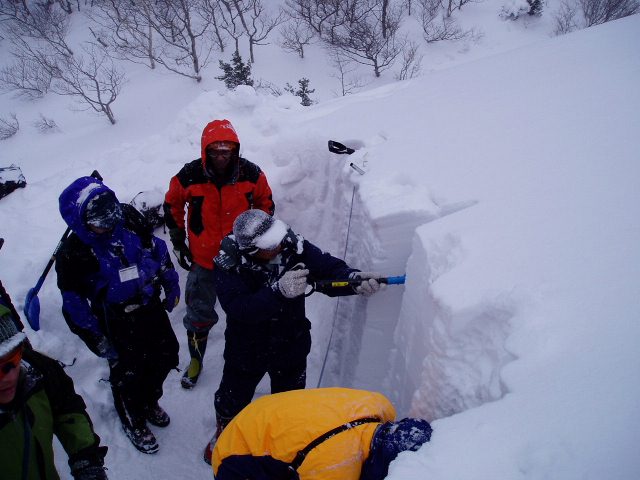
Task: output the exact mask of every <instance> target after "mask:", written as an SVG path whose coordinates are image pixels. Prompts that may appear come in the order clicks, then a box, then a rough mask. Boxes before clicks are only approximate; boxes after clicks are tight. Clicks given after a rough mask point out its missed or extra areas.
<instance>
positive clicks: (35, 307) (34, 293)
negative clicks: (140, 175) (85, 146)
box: [23, 170, 102, 332]
mask: <svg viewBox="0 0 640 480" xmlns="http://www.w3.org/2000/svg"><path fill="white" fill-rule="evenodd" d="M91 176H92V177H93V178H95V179H97V180H100V181H102V176H101V175H100V174H99V173H98V171H97V170H94V171H93V173H91ZM70 234H71V227H67V229H66V230H65V231H64V233H63V234H62V238H61V239H60V241H59V242H58V245H57V246H56V248H55V250H54V251H53V254H52V255H51V258H50V259H49V261H48V262H47V266H46V267H44V271H43V272H42V275H40V278H38V282H37V283H36V286H35V287H33V288H32V289H30V290H29V291H28V292H27V297H26V298H25V300H24V309H23V311H24V315H25V317H27V321H28V322H29V325H31V328H32V329H34V330H35V331H36V332H37V331H38V330H40V299H39V298H38V292H39V291H40V289H41V288H42V285H43V284H44V280H45V278H47V274H48V273H49V270H51V267H52V266H53V264H54V263H55V261H56V255H57V254H58V251H59V250H60V248H61V247H62V245H63V244H64V242H65V240H66V239H67V238H68V237H69V235H70Z"/></svg>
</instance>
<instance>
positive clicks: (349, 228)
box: [316, 185, 356, 388]
mask: <svg viewBox="0 0 640 480" xmlns="http://www.w3.org/2000/svg"><path fill="white" fill-rule="evenodd" d="M355 197H356V186H355V185H354V186H353V191H352V192H351V208H350V209H349V222H348V223H347V240H346V241H345V242H344V253H343V254H342V260H344V261H345V262H346V261H347V248H348V246H349V235H350V233H351V218H352V217H353V203H354V200H355ZM341 298H342V297H338V298H337V301H336V308H335V310H334V311H333V324H332V325H331V333H330V334H329V343H327V351H326V352H325V354H324V360H323V362H322V369H320V377H319V378H318V385H317V386H316V388H320V384H321V383H322V377H323V376H324V369H325V367H326V366H327V360H328V359H329V350H330V348H331V340H332V339H333V332H334V330H335V328H336V320H337V319H338V306H339V305H340V299H341Z"/></svg>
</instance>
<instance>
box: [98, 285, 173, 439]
mask: <svg viewBox="0 0 640 480" xmlns="http://www.w3.org/2000/svg"><path fill="white" fill-rule="evenodd" d="M107 326H108V336H109V339H110V340H111V343H112V345H113V347H114V349H115V351H116V352H117V354H118V359H117V360H116V361H111V362H110V364H109V366H110V368H111V373H110V382H111V388H112V391H113V396H114V404H115V407H116V411H117V412H118V415H119V416H120V419H121V420H122V421H123V423H124V422H129V423H130V424H131V425H133V426H136V425H139V424H140V423H141V422H143V421H144V418H145V410H146V409H147V408H148V407H150V406H153V405H154V404H155V403H157V402H158V400H159V399H160V397H162V393H163V392H162V384H163V383H164V381H165V379H166V378H167V375H169V372H170V371H171V370H172V369H173V368H176V367H177V366H178V348H179V347H178V340H177V339H176V335H175V333H174V331H173V329H172V327H171V322H170V321H169V317H168V315H167V312H165V310H164V308H163V307H162V304H161V302H160V299H159V298H157V299H156V300H155V301H153V302H151V303H150V304H148V305H142V306H140V307H138V308H136V309H134V310H132V311H129V312H126V311H125V308H124V307H123V306H110V307H108V309H107Z"/></svg>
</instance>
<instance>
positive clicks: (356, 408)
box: [212, 388, 396, 480]
mask: <svg viewBox="0 0 640 480" xmlns="http://www.w3.org/2000/svg"><path fill="white" fill-rule="evenodd" d="M395 416H396V412H395V409H394V408H393V405H392V404H391V402H390V401H389V400H388V399H387V398H386V397H385V396H383V395H382V394H380V393H376V392H369V391H364V390H353V389H348V388H319V389H309V390H293V391H290V392H284V393H277V394H274V395H267V396H264V397H261V398H259V399H258V400H256V401H254V402H252V403H251V404H250V405H248V406H247V407H246V408H245V409H244V410H242V411H241V412H240V413H239V414H238V415H237V416H236V417H235V418H234V419H233V420H232V421H231V422H230V423H229V425H228V426H227V427H226V428H225V430H224V431H223V432H222V435H220V438H219V439H218V441H217V443H216V446H215V448H214V451H213V461H212V465H213V472H214V475H215V478H216V480H234V479H245V478H277V477H280V475H279V474H277V475H276V474H268V473H265V472H268V471H276V470H278V471H282V468H281V467H282V466H285V469H286V465H287V464H289V463H291V462H292V461H293V460H294V458H295V456H296V454H297V453H298V451H300V450H302V449H304V448H305V447H306V446H307V445H309V444H310V443H311V442H313V441H314V440H315V439H316V438H318V437H320V436H322V435H323V434H325V433H327V432H329V431H331V430H332V429H334V428H336V427H340V426H341V425H344V424H346V423H348V422H352V421H354V420H358V419H361V418H366V417H377V419H378V421H377V422H374V423H365V424H362V425H358V426H355V427H352V428H349V429H347V430H345V431H342V432H340V433H338V434H336V435H334V436H333V437H331V438H329V439H327V440H325V441H323V442H322V443H321V444H320V445H318V446H317V447H315V448H313V449H312V450H311V451H310V452H309V454H308V455H307V457H306V458H305V460H304V462H303V463H302V465H301V466H300V467H299V468H298V474H299V476H300V479H301V480H358V479H359V478H360V473H361V469H362V464H363V462H364V461H365V460H366V459H367V457H368V456H369V450H370V446H371V439H372V437H373V435H374V433H375V431H376V428H377V427H378V426H379V425H380V424H381V423H384V422H389V421H393V420H394V419H395ZM274 465H275V467H274ZM274 468H275V469H274ZM270 469H271V470H270ZM256 472H259V473H256Z"/></svg>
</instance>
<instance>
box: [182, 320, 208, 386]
mask: <svg viewBox="0 0 640 480" xmlns="http://www.w3.org/2000/svg"><path fill="white" fill-rule="evenodd" d="M187 338H188V344H189V354H190V355H191V361H190V362H189V366H188V367H187V368H186V369H185V371H184V374H183V375H182V379H181V380H180V384H181V385H182V388H186V389H187V390H191V389H192V388H193V387H195V386H196V383H198V377H200V373H201V372H202V361H203V358H204V352H205V351H206V350H207V339H208V338H209V333H208V332H207V333H204V334H200V336H198V334H197V333H195V332H189V331H187Z"/></svg>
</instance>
